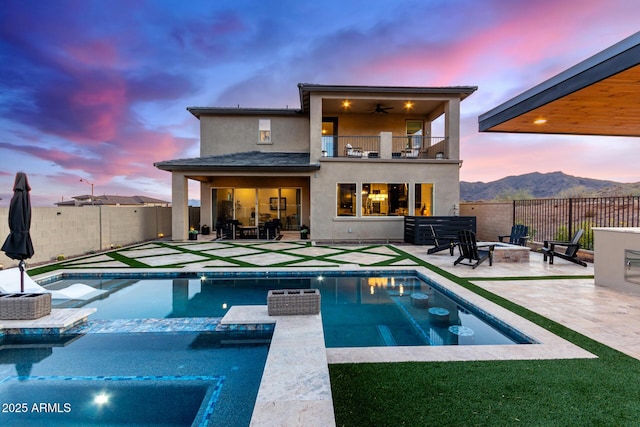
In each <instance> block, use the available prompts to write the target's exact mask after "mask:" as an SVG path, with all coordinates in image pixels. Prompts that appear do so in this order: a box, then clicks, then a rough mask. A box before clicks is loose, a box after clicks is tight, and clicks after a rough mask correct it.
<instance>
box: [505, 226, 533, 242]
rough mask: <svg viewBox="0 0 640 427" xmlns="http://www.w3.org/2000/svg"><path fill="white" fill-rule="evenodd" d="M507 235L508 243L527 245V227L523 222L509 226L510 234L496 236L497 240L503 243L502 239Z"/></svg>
mask: <svg viewBox="0 0 640 427" xmlns="http://www.w3.org/2000/svg"><path fill="white" fill-rule="evenodd" d="M507 237H508V238H509V243H510V244H512V245H519V246H527V240H529V227H527V226H526V225H523V224H516V225H514V226H513V227H511V234H510V235H508V236H507V235H504V236H498V240H500V242H501V243H503V242H504V239H505V238H507ZM504 243H506V242H504Z"/></svg>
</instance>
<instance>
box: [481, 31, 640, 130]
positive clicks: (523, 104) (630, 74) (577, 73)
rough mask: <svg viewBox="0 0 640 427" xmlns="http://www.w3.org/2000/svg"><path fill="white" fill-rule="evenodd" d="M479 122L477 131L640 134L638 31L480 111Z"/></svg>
mask: <svg viewBox="0 0 640 427" xmlns="http://www.w3.org/2000/svg"><path fill="white" fill-rule="evenodd" d="M540 120H543V122H537V121H540ZM478 123H479V130H480V132H512V133H547V134H575V135H608V136H640V32H638V33H636V34H634V35H632V36H630V37H628V38H627V39H625V40H623V41H621V42H619V43H617V44H615V45H613V46H611V47H610V48H608V49H606V50H604V51H602V52H600V53H598V54H596V55H594V56H593V57H591V58H589V59H587V60H585V61H583V62H581V63H579V64H577V65H576V66H574V67H572V68H570V69H568V70H566V71H564V72H562V73H560V74H558V75H557V76H555V77H553V78H551V79H549V80H547V81H545V82H543V83H541V84H540V85H538V86H535V87H533V88H532V89H530V90H528V91H526V92H524V93H522V94H521V95H518V96H517V97H515V98H513V99H511V100H509V101H507V102H505V103H504V104H502V105H500V106H498V107H496V108H494V109H493V110H491V111H489V112H487V113H485V114H483V115H481V116H480V117H479V119H478Z"/></svg>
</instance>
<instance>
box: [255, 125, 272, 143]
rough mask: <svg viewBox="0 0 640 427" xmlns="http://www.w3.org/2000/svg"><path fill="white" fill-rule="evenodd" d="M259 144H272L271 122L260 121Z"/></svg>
mask: <svg viewBox="0 0 640 427" xmlns="http://www.w3.org/2000/svg"><path fill="white" fill-rule="evenodd" d="M258 133H259V134H258V144H271V120H269V119H260V120H258Z"/></svg>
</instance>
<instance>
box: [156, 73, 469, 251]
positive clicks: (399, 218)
mask: <svg viewBox="0 0 640 427" xmlns="http://www.w3.org/2000/svg"><path fill="white" fill-rule="evenodd" d="M298 88H299V91H300V103H301V108H300V109H258V108H255V109H254V108H214V107H190V108H187V110H188V111H189V112H191V114H193V115H194V116H195V117H197V118H198V119H199V120H200V138H201V142H200V157H197V158H189V159H178V160H168V161H163V162H158V163H156V164H155V166H156V167H158V168H160V169H163V170H167V171H170V172H171V174H172V209H173V230H172V236H173V237H172V238H173V239H174V240H184V239H186V238H187V232H188V229H189V227H190V226H195V227H198V224H189V223H188V218H189V217H188V195H187V193H188V192H187V183H188V180H196V181H199V182H200V188H201V194H200V196H201V210H200V217H201V219H200V222H201V224H207V225H210V226H213V225H214V224H215V223H216V222H217V221H218V220H220V219H224V220H236V221H238V222H239V223H241V224H242V225H243V227H256V228H257V227H258V226H259V225H260V224H261V223H264V222H266V221H269V220H271V219H275V218H279V219H280V222H281V224H282V228H283V230H298V229H300V226H301V225H306V226H309V227H310V229H311V237H312V238H313V239H314V240H320V241H325V240H335V241H349V240H353V241H366V240H389V241H394V240H395V241H401V240H402V239H403V232H404V231H403V230H404V216H405V215H416V216H419V215H455V213H456V209H457V204H458V201H459V194H460V186H459V168H460V165H461V162H462V161H461V159H460V151H459V147H460V102H461V101H462V100H464V99H465V98H467V97H468V96H469V95H471V94H472V93H473V92H474V91H476V90H477V87H473V86H455V87H386V86H328V85H316V84H306V83H305V84H299V85H298ZM436 120H437V122H436ZM434 122H436V124H437V125H438V128H439V129H438V130H435V129H434V125H433V124H434Z"/></svg>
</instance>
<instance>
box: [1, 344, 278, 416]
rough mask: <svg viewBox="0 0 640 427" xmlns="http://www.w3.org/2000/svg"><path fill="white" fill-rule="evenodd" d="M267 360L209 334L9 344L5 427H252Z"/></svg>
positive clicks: (251, 348) (260, 347)
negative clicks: (227, 426)
mask: <svg viewBox="0 0 640 427" xmlns="http://www.w3.org/2000/svg"><path fill="white" fill-rule="evenodd" d="M267 352H268V345H266V344H253V343H252V344H245V345H239V344H237V343H234V344H233V345H225V344H221V340H220V337H219V336H217V335H216V333H210V332H204V333H202V332H188V333H138V334H131V333H127V334H120V333H106V334H105V333H102V334H86V335H62V336H56V337H51V336H50V337H46V336H44V337H42V336H41V337H40V338H37V337H28V336H20V337H9V336H5V337H4V338H2V339H0V404H2V407H1V408H0V425H2V426H27V425H28V426H51V425H64V426H105V425H127V426H150V425H172V426H191V425H196V426H198V425H200V426H207V425H210V426H217V425H238V426H242V425H245V426H247V425H249V423H250V420H251V415H252V412H253V406H254V404H255V399H256V396H257V392H258V387H259V384H260V379H261V377H262V371H263V369H264V364H265V361H266V357H267Z"/></svg>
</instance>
